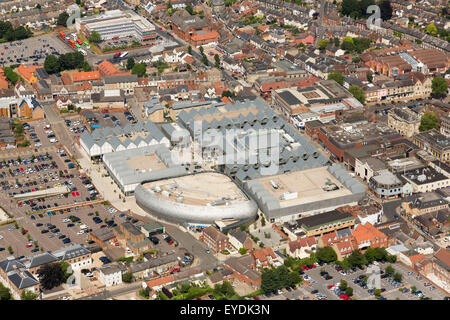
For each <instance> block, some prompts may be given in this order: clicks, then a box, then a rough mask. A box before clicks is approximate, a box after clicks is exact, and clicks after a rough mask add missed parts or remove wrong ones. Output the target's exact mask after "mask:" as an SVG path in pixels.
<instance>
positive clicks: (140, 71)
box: [131, 63, 147, 77]
mask: <svg viewBox="0 0 450 320" xmlns="http://www.w3.org/2000/svg"><path fill="white" fill-rule="evenodd" d="M146 72H147V66H146V65H145V63H136V64H135V65H134V66H133V68H132V69H131V73H132V74H136V75H137V76H138V77H143V76H144V75H145V74H146Z"/></svg>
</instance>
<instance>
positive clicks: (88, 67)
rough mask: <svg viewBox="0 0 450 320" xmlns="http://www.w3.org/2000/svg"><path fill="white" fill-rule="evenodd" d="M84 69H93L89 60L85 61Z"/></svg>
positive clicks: (87, 70)
mask: <svg viewBox="0 0 450 320" xmlns="http://www.w3.org/2000/svg"><path fill="white" fill-rule="evenodd" d="M83 71H84V72H89V71H92V67H91V65H90V64H89V63H88V62H87V61H85V62H84V63H83Z"/></svg>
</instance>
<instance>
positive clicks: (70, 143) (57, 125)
mask: <svg viewBox="0 0 450 320" xmlns="http://www.w3.org/2000/svg"><path fill="white" fill-rule="evenodd" d="M43 108H44V112H45V116H46V117H47V120H48V122H49V123H50V125H51V126H52V130H53V132H54V133H55V135H56V137H57V138H58V140H59V142H60V143H61V144H63V145H64V146H65V147H66V148H67V149H68V151H69V152H70V153H71V154H72V155H74V156H75V158H77V159H78V158H80V157H81V155H80V154H79V153H78V150H77V149H76V148H75V146H74V144H75V141H74V140H73V138H72V136H71V135H70V134H69V132H68V131H67V129H66V125H65V123H64V120H63V119H62V118H61V116H60V114H59V111H58V110H57V109H56V106H55V105H54V104H47V105H44V106H43Z"/></svg>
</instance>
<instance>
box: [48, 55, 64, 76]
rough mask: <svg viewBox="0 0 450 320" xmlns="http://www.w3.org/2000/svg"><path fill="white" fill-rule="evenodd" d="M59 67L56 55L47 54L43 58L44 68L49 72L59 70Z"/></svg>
mask: <svg viewBox="0 0 450 320" xmlns="http://www.w3.org/2000/svg"><path fill="white" fill-rule="evenodd" d="M60 68H61V65H60V64H59V59H58V58H57V57H56V56H54V55H49V56H47V57H46V58H45V62H44V69H45V71H47V72H48V73H49V74H52V73H56V72H59V70H60Z"/></svg>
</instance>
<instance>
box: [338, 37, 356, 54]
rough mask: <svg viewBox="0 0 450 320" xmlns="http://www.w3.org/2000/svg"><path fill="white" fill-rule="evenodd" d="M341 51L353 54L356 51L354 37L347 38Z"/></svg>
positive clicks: (342, 44)
mask: <svg viewBox="0 0 450 320" xmlns="http://www.w3.org/2000/svg"><path fill="white" fill-rule="evenodd" d="M341 49H342V50H344V51H348V52H352V51H354V50H355V44H354V43H353V38H352V37H348V36H347V37H345V38H344V40H343V41H342V43H341Z"/></svg>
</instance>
